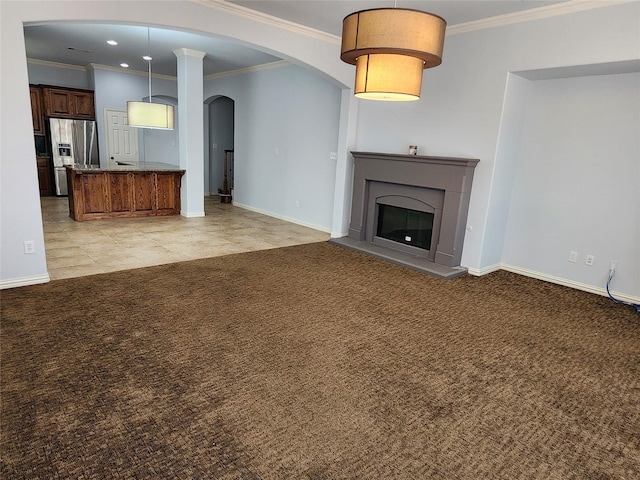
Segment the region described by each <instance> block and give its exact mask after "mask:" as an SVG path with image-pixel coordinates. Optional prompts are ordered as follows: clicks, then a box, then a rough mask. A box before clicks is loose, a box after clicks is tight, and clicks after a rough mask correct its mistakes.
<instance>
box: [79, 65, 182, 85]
mask: <svg viewBox="0 0 640 480" xmlns="http://www.w3.org/2000/svg"><path fill="white" fill-rule="evenodd" d="M70 66H72V65H70ZM87 66H88V67H91V68H93V69H94V70H107V71H109V72H116V73H124V74H126V75H138V76H140V77H149V72H148V71H147V72H143V71H141V70H132V69H130V68H122V67H112V66H111V65H101V64H99V63H90V64H89V65H87ZM151 78H157V79H161V80H171V81H174V82H175V81H176V79H177V77H174V76H172V75H164V74H162V73H151Z"/></svg>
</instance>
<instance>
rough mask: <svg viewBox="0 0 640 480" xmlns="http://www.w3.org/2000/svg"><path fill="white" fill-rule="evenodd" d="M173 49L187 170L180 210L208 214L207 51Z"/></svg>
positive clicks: (180, 136)
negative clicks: (204, 85)
mask: <svg viewBox="0 0 640 480" xmlns="http://www.w3.org/2000/svg"><path fill="white" fill-rule="evenodd" d="M173 53H174V54H175V55H176V57H177V58H178V139H179V143H180V150H179V151H180V168H181V169H183V170H186V173H185V174H184V176H183V177H182V188H181V191H180V202H181V210H182V211H181V212H180V213H181V215H183V216H185V217H204V115H203V108H202V104H203V100H204V99H203V95H204V87H203V81H204V80H203V74H202V59H203V58H204V56H205V54H204V53H203V52H198V51H195V50H190V49H188V48H179V49H178V50H174V51H173Z"/></svg>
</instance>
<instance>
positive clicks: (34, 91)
mask: <svg viewBox="0 0 640 480" xmlns="http://www.w3.org/2000/svg"><path fill="white" fill-rule="evenodd" d="M29 95H30V96H31V119H32V120H33V134H34V135H44V119H43V117H42V92H41V90H40V88H39V87H36V86H33V85H29Z"/></svg>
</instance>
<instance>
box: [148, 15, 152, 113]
mask: <svg viewBox="0 0 640 480" xmlns="http://www.w3.org/2000/svg"><path fill="white" fill-rule="evenodd" d="M147 52H149V53H148V54H147V55H148V56H149V60H148V62H149V103H151V59H152V58H153V57H151V29H150V28H149V27H147Z"/></svg>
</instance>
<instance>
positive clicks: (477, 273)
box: [465, 263, 502, 277]
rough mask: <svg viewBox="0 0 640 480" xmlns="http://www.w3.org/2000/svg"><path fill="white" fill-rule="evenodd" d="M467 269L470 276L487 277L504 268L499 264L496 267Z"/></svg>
mask: <svg viewBox="0 0 640 480" xmlns="http://www.w3.org/2000/svg"><path fill="white" fill-rule="evenodd" d="M465 268H467V272H468V273H469V275H473V276H475V277H481V276H482V275H486V274H487V273H492V272H497V271H498V270H501V269H502V266H501V265H500V264H499V263H497V264H495V265H489V266H488V267H484V268H480V269H478V268H469V267H465Z"/></svg>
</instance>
